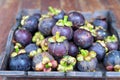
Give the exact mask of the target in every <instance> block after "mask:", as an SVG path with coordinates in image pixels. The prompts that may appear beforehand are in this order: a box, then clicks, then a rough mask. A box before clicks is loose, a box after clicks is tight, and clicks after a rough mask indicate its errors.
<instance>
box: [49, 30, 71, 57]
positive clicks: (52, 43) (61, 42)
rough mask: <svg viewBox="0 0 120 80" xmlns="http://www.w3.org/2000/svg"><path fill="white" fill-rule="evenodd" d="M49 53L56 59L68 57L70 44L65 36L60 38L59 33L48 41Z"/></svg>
mask: <svg viewBox="0 0 120 80" xmlns="http://www.w3.org/2000/svg"><path fill="white" fill-rule="evenodd" d="M48 41H49V44H48V52H49V53H50V54H52V55H53V56H55V57H59V58H61V57H63V56H65V55H67V53H68V49H69V43H68V41H67V40H66V37H65V36H60V33H59V32H56V35H55V36H53V37H50V38H49V39H48Z"/></svg>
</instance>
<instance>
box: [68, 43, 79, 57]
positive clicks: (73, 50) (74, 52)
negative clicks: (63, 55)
mask: <svg viewBox="0 0 120 80" xmlns="http://www.w3.org/2000/svg"><path fill="white" fill-rule="evenodd" d="M77 54H78V47H77V46H76V45H75V44H74V43H73V42H70V43H69V50H68V55H70V56H73V57H76V56H77Z"/></svg>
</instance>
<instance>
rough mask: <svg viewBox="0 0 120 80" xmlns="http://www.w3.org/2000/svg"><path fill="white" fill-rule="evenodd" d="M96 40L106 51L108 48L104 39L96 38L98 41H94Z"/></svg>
mask: <svg viewBox="0 0 120 80" xmlns="http://www.w3.org/2000/svg"><path fill="white" fill-rule="evenodd" d="M96 42H98V43H100V44H101V45H102V46H103V47H104V48H105V51H106V52H107V51H108V48H107V46H106V44H105V41H101V40H98V41H96Z"/></svg>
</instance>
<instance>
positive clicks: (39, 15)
mask: <svg viewBox="0 0 120 80" xmlns="http://www.w3.org/2000/svg"><path fill="white" fill-rule="evenodd" d="M33 16H35V17H36V18H37V19H40V18H41V14H40V13H34V14H33Z"/></svg>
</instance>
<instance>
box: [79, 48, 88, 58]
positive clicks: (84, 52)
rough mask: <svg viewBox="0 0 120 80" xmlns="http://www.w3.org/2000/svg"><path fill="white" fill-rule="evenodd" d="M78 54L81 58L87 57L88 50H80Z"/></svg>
mask: <svg viewBox="0 0 120 80" xmlns="http://www.w3.org/2000/svg"><path fill="white" fill-rule="evenodd" d="M80 53H81V54H82V56H84V57H86V56H88V50H84V49H81V50H80Z"/></svg>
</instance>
